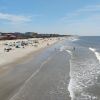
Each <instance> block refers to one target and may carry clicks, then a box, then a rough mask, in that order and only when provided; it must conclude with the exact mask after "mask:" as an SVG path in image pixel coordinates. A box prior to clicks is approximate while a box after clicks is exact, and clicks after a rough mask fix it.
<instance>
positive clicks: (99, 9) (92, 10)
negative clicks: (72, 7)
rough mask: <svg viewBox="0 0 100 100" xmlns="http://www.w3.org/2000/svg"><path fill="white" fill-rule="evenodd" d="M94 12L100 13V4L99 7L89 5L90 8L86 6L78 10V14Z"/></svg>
mask: <svg viewBox="0 0 100 100" xmlns="http://www.w3.org/2000/svg"><path fill="white" fill-rule="evenodd" d="M94 11H100V4H99V5H89V6H86V7H84V8H82V9H80V10H78V12H94Z"/></svg>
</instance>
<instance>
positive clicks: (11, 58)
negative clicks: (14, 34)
mask: <svg viewBox="0 0 100 100" xmlns="http://www.w3.org/2000/svg"><path fill="white" fill-rule="evenodd" d="M21 41H24V42H28V45H27V46H24V47H23V46H19V48H16V47H15V46H12V44H13V43H18V42H21ZM34 41H38V42H37V43H35V42H34ZM57 41H58V39H57V38H45V39H42V38H32V39H18V40H2V41H0V66H5V65H7V64H10V63H13V62H15V61H17V60H20V59H21V58H23V57H26V56H28V55H29V54H30V53H32V52H34V51H37V50H40V49H41V48H45V47H46V46H48V45H52V44H54V43H56V42H57ZM8 45H11V46H10V47H11V50H9V51H5V50H4V49H5V48H8V47H7V46H8Z"/></svg>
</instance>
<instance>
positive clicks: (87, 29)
mask: <svg viewBox="0 0 100 100" xmlns="http://www.w3.org/2000/svg"><path fill="white" fill-rule="evenodd" d="M0 32H38V33H57V34H71V35H91V36H92V35H97V36H99V35H100V0H0Z"/></svg>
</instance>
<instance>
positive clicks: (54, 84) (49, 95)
mask: <svg viewBox="0 0 100 100" xmlns="http://www.w3.org/2000/svg"><path fill="white" fill-rule="evenodd" d="M55 48H56V50H55ZM59 48H60V45H59V43H58V44H55V45H52V46H49V47H47V48H45V49H44V50H41V51H39V52H38V53H35V54H33V56H32V57H31V58H30V59H29V60H28V61H26V62H22V63H20V64H17V65H13V66H12V67H10V68H8V71H7V72H6V73H5V74H3V75H1V76H0V100H70V97H69V92H68V90H67V87H68V83H69V72H70V64H69V59H70V56H69V55H68V54H67V53H66V52H65V51H63V52H60V51H59ZM34 56H35V57H34Z"/></svg>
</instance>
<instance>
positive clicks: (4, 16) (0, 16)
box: [0, 13, 31, 23]
mask: <svg viewBox="0 0 100 100" xmlns="http://www.w3.org/2000/svg"><path fill="white" fill-rule="evenodd" d="M0 20H1V21H7V22H11V23H24V22H30V21H31V16H22V15H14V14H8V13H0Z"/></svg>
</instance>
